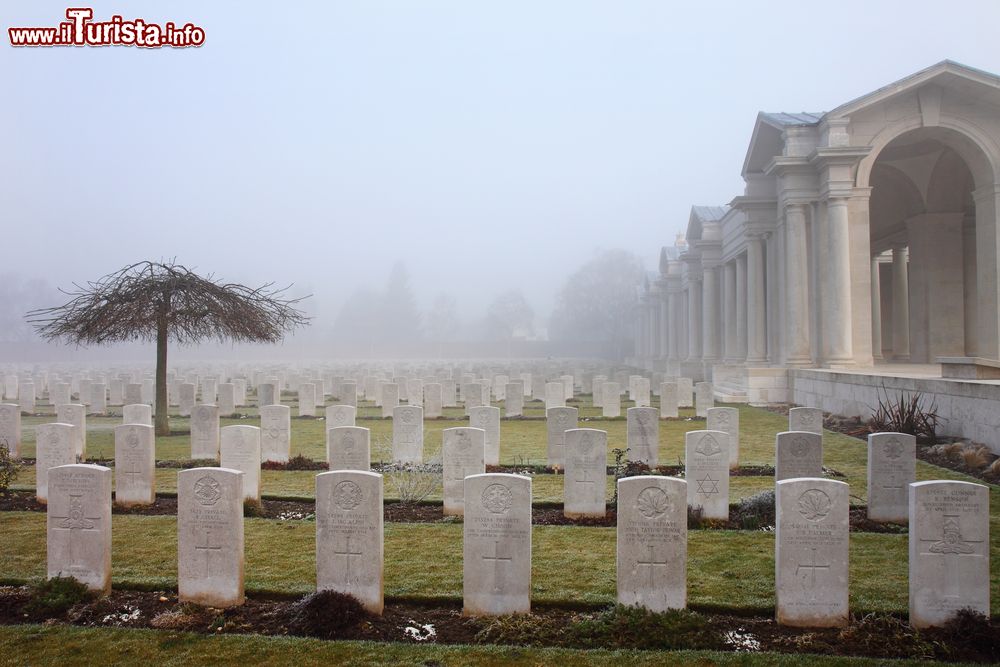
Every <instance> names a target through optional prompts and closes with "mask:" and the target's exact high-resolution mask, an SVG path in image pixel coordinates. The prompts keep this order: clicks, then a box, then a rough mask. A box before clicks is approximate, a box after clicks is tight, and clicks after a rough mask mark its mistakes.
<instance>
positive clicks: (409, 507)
mask: <svg viewBox="0 0 1000 667" xmlns="http://www.w3.org/2000/svg"><path fill="white" fill-rule="evenodd" d="M45 509H46V506H45V505H43V504H41V503H39V502H38V501H37V500H35V494H34V493H32V492H31V491H10V492H8V493H7V494H6V495H0V512H44V511H45ZM112 511H113V513H114V514H139V515H144V516H176V515H177V498H175V497H169V496H157V497H156V502H154V503H153V504H152V505H134V506H132V507H121V506H119V505H114V506H113V507H112ZM315 512H316V504H315V503H313V502H305V501H298V500H262V501H261V503H260V507H259V508H253V509H247V510H246V516H248V517H257V518H262V519H277V520H282V521H300V520H303V519H311V518H312V517H313V516H314V514H315ZM383 517H384V519H385V521H386V522H387V523H437V522H448V523H453V522H461V518H459V517H446V516H445V515H444V509H443V507H442V506H441V505H430V504H415V503H385V504H384V506H383ZM531 522H532V524H533V525H536V526H597V527H614V526H616V525H617V516H616V513H615V511H614V510H613V509H609V510H608V512H607V513H606V514H605V515H604V516H603V517H590V518H579V519H568V518H566V516H564V515H563V510H562V508H561V507H533V508H532V511H531ZM770 525H773V517H772V518H771V520H770ZM689 527H690V528H692V529H714V530H745V529H746V527H745V526H744V525H743V524H742V523H741V521H740V520H739V518H738V517H736V516H734V517H733V518H732V519H730V520H729V521H718V520H705V521H700V520H698V519H690V518H689ZM850 529H851V530H852V531H855V532H865V533H905V532H906V527H905V526H900V525H897V524H892V523H878V522H876V521H870V520H869V519H868V517H867V515H866V508H864V507H858V506H852V507H851V511H850Z"/></svg>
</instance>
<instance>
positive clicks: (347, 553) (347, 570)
mask: <svg viewBox="0 0 1000 667" xmlns="http://www.w3.org/2000/svg"><path fill="white" fill-rule="evenodd" d="M333 553H334V554H336V555H337V556H343V557H344V564H345V566H344V581H345V582H346V583H350V582H351V556H361V555H363V552H361V551H351V536H350V535H348V536H346V537H345V538H344V550H343V551H337V550H336V549H334V551H333Z"/></svg>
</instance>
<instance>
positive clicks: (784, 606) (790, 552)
mask: <svg viewBox="0 0 1000 667" xmlns="http://www.w3.org/2000/svg"><path fill="white" fill-rule="evenodd" d="M848 493H849V490H848V487H847V484H845V483H844V482H837V481H834V480H828V479H818V478H812V477H800V478H796V479H785V480H781V481H779V482H778V483H777V484H776V485H775V510H776V518H775V539H774V543H775V547H774V580H775V603H776V604H775V610H776V618H777V621H778V623H780V624H781V625H791V626H796V627H817V628H820V627H822V628H827V627H841V626H844V625H847V622H848V604H847V580H848Z"/></svg>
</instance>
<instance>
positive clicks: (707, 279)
mask: <svg viewBox="0 0 1000 667" xmlns="http://www.w3.org/2000/svg"><path fill="white" fill-rule="evenodd" d="M718 276H719V269H718V268H717V267H712V268H710V269H705V273H704V278H703V281H702V285H701V299H702V306H701V321H702V338H703V339H704V341H705V343H704V346H705V347H704V349H703V350H702V358H703V359H704V360H705V361H715V360H717V359H718V358H719V279H718Z"/></svg>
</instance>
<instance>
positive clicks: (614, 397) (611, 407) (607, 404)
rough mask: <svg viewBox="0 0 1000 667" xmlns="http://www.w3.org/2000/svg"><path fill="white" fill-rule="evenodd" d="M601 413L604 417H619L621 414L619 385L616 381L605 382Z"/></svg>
mask: <svg viewBox="0 0 1000 667" xmlns="http://www.w3.org/2000/svg"><path fill="white" fill-rule="evenodd" d="M601 408H602V410H603V412H602V415H603V416H605V417H620V416H621V414H622V397H621V385H619V384H618V383H617V382H605V383H604V389H603V396H602V401H601Z"/></svg>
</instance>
